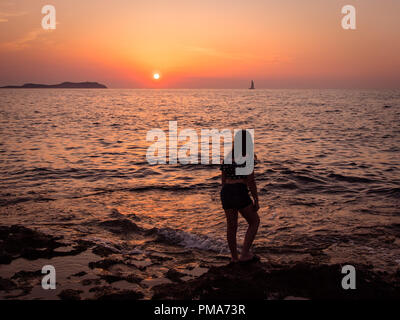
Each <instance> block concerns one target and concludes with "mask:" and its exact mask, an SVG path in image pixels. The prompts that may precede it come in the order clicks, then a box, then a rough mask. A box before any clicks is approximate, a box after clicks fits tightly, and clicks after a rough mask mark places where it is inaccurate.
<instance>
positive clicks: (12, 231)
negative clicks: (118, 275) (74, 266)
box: [0, 225, 87, 264]
mask: <svg viewBox="0 0 400 320" xmlns="http://www.w3.org/2000/svg"><path fill="white" fill-rule="evenodd" d="M60 239H61V237H53V236H50V235H46V234H44V233H41V232H38V231H34V230H31V229H28V228H25V227H22V226H18V225H14V226H11V227H8V226H0V252H1V254H0V264H1V263H3V264H7V263H10V259H16V258H20V257H22V258H25V259H27V260H36V259H51V258H53V257H57V256H70V255H76V254H79V253H81V252H82V251H84V250H86V249H87V243H83V242H78V244H77V245H76V246H74V247H73V249H72V250H71V251H57V250H56V249H57V248H60V247H66V245H65V244H63V243H61V242H59V240H60Z"/></svg>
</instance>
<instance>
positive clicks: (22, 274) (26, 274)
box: [11, 270, 43, 280]
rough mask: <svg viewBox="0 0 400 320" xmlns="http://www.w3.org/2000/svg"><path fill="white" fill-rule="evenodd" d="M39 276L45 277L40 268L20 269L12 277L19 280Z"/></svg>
mask: <svg viewBox="0 0 400 320" xmlns="http://www.w3.org/2000/svg"><path fill="white" fill-rule="evenodd" d="M37 277H43V274H42V271H41V270H38V271H24V270H22V271H19V272H17V273H15V274H14V275H13V276H12V277H11V279H13V280H14V279H19V280H29V279H33V278H37Z"/></svg>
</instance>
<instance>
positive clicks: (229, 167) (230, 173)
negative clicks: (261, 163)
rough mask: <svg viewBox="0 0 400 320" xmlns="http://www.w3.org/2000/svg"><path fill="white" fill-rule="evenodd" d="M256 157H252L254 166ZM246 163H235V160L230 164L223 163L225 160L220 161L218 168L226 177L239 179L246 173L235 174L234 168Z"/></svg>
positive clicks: (244, 176)
mask: <svg viewBox="0 0 400 320" xmlns="http://www.w3.org/2000/svg"><path fill="white" fill-rule="evenodd" d="M256 163H257V161H256V158H255V157H254V167H255V166H256ZM245 166H246V163H243V164H236V163H235V161H232V163H231V164H225V161H224V162H222V164H221V167H220V170H221V171H222V172H223V173H225V176H226V178H228V179H232V180H240V179H244V178H246V177H247V175H237V174H236V168H244V167H245Z"/></svg>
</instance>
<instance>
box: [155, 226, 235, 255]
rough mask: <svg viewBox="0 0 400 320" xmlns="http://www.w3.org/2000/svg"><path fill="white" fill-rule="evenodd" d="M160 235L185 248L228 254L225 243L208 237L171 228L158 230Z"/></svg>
mask: <svg viewBox="0 0 400 320" xmlns="http://www.w3.org/2000/svg"><path fill="white" fill-rule="evenodd" d="M158 234H159V235H161V236H163V237H165V238H166V239H167V240H169V241H171V242H173V243H176V244H178V245H181V246H183V247H185V248H193V249H201V250H207V251H214V252H218V253H226V252H228V248H227V245H226V243H225V241H222V240H219V239H212V238H210V237H208V236H206V235H199V234H194V233H189V232H185V231H182V230H174V229H171V228H161V229H159V230H158Z"/></svg>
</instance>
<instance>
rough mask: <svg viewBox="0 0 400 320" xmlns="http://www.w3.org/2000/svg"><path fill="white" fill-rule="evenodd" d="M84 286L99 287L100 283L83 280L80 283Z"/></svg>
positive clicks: (92, 280) (99, 281)
mask: <svg viewBox="0 0 400 320" xmlns="http://www.w3.org/2000/svg"><path fill="white" fill-rule="evenodd" d="M81 283H82V285H84V286H91V285H99V284H100V283H101V280H100V279H84V280H82V281H81Z"/></svg>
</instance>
